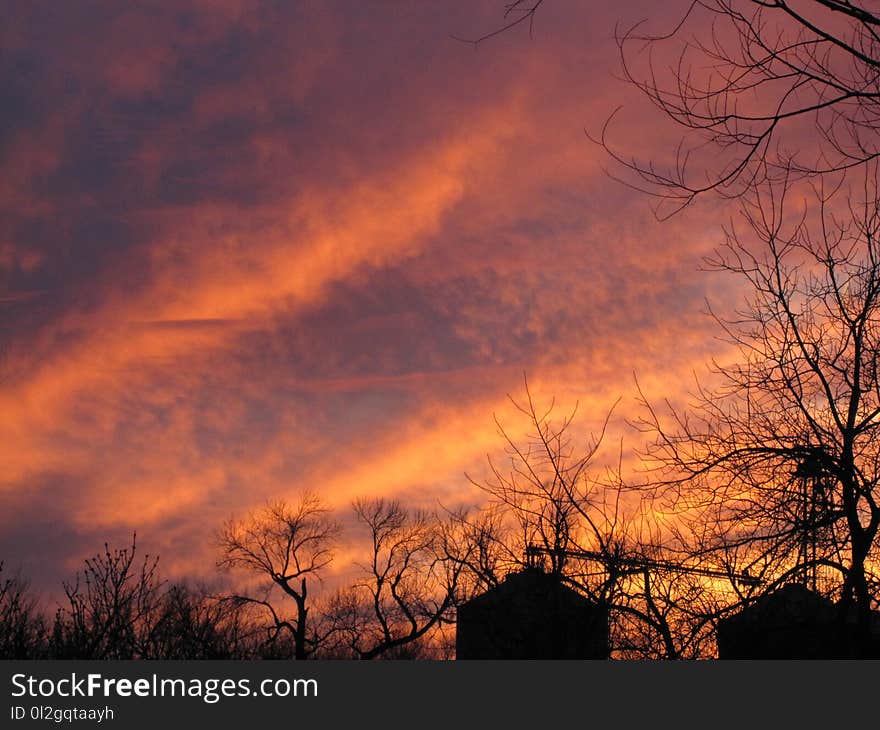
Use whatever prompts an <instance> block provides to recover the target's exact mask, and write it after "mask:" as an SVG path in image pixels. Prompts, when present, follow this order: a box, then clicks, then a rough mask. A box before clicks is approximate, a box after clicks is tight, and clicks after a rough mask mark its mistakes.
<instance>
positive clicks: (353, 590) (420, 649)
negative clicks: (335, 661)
mask: <svg viewBox="0 0 880 730" xmlns="http://www.w3.org/2000/svg"><path fill="white" fill-rule="evenodd" d="M354 512H355V515H356V517H357V519H358V522H359V523H360V524H361V525H362V526H363V527H364V528H366V531H367V532H368V534H369V549H368V558H367V561H366V562H360V563H359V567H360V569H361V571H362V576H361V577H359V578H357V579H356V580H355V581H354V583H353V584H352V585H351V586H349V587H347V588H344V589H342V590H341V591H340V592H339V593H338V594H337V595H336V596H335V597H334V599H333V604H332V609H331V612H332V613H333V614H334V616H335V622H336V625H337V626H338V627H339V629H340V631H341V632H342V635H343V636H344V637H345V643H346V645H347V647H348V648H349V649H350V650H351V653H352V655H353V656H355V657H357V658H359V659H375V658H377V657H397V658H402V657H407V658H414V657H416V656H420V655H423V654H424V651H425V649H426V647H425V646H424V642H423V641H422V640H423V639H424V638H425V637H430V635H431V633H432V632H433V631H434V630H435V629H437V628H439V627H440V626H441V625H442V624H444V623H450V622H451V621H452V620H453V611H452V609H453V606H454V599H455V592H456V588H457V585H458V578H459V575H460V573H461V565H460V564H458V563H455V562H454V561H450V560H448V559H447V558H446V557H445V556H444V554H443V551H442V534H443V530H442V526H441V523H440V521H439V520H438V519H437V517H436V516H434V515H431V514H428V513H427V512H424V511H421V510H408V509H406V508H405V507H404V506H403V505H402V504H401V503H400V502H399V501H397V500H387V499H383V498H376V499H358V500H356V501H355V503H354Z"/></svg>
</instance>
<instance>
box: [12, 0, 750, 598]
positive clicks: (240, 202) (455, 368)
mask: <svg viewBox="0 0 880 730" xmlns="http://www.w3.org/2000/svg"><path fill="white" fill-rule="evenodd" d="M545 6H546V7H542V10H541V13H540V15H539V16H538V18H537V19H536V24H535V27H534V31H533V35H532V37H531V38H530V37H529V34H528V31H527V29H526V28H525V27H519V28H516V29H513V30H512V31H511V32H509V33H506V34H504V35H502V36H498V37H496V38H493V39H491V40H490V41H487V42H485V43H482V44H480V45H479V46H478V47H477V48H474V47H473V46H471V45H468V44H466V43H462V42H459V41H456V40H454V39H453V38H452V36H453V35H458V36H465V37H476V36H479V35H481V34H482V33H485V32H488V31H490V30H492V29H494V28H496V27H498V26H499V25H500V24H501V23H502V22H503V18H502V14H503V7H504V3H503V2H500V1H498V0H486V1H485V2H482V3H477V2H472V1H471V0H467V1H466V2H465V1H462V2H442V3H436V2H432V3H428V2H398V3H359V2H353V1H349V2H338V3H336V2H314V3H309V2H304V3H299V2H297V3H293V2H291V3H286V2H268V1H267V2H249V1H248V0H222V1H221V0H210V1H209V0H192V1H189V2H176V1H171V0H168V1H167V2H157V1H148V2H147V1H145V2H118V0H106V1H103V2H102V1H98V0H95V1H86V0H77V1H76V2H56V1H55V0H46V1H45V2H40V1H37V0H34V1H33V2H14V3H6V4H5V8H4V12H3V22H2V24H0V158H2V170H3V175H2V177H0V313H2V314H0V316H2V319H0V403H2V412H3V419H2V422H0V462H2V464H3V470H2V474H0V559H5V560H6V561H8V564H9V565H12V566H17V567H19V566H20V567H21V568H22V570H23V572H24V573H25V574H26V575H28V576H29V577H30V578H31V580H32V582H33V583H34V584H35V585H36V586H37V587H39V588H40V589H42V590H49V591H51V590H55V589H56V586H57V585H58V582H59V580H60V579H61V578H63V577H69V576H71V575H72V573H73V572H74V571H75V570H76V569H77V567H79V565H80V564H81V561H82V559H83V558H84V557H86V556H88V555H90V554H92V553H94V552H96V551H97V550H98V549H100V547H101V545H102V544H103V543H104V541H105V540H109V541H110V542H111V544H113V545H118V546H123V545H124V544H125V543H126V540H127V539H129V537H130V535H131V533H132V531H133V530H137V532H138V536H139V542H140V544H141V545H142V546H144V547H145V549H147V550H149V551H150V552H153V553H158V554H159V555H160V556H161V561H162V562H161V564H162V566H163V572H164V573H165V574H166V575H167V576H170V577H194V576H196V577H197V576H210V575H212V574H213V572H214V561H215V559H216V549H215V548H214V546H213V545H212V534H213V533H214V531H215V530H216V529H217V528H218V527H219V526H220V524H222V522H223V521H224V520H225V519H227V518H228V517H230V516H232V515H241V514H244V513H245V512H247V511H248V510H250V509H252V508H255V507H259V506H260V505H261V504H263V503H264V502H265V500H266V499H267V498H271V497H288V498H293V497H295V496H296V495H297V494H299V493H300V492H301V491H302V490H303V489H305V488H310V489H312V490H314V491H317V492H319V493H320V494H322V495H323V497H324V498H325V499H326V500H327V501H328V503H330V504H331V505H333V506H335V507H339V508H341V509H345V508H346V506H347V505H348V504H349V503H350V502H351V500H352V499H353V498H354V497H356V496H358V495H367V496H370V495H389V496H397V497H400V498H402V499H404V500H406V501H408V502H411V503H413V504H416V503H417V504H422V505H429V506H436V505H437V504H445V505H453V504H458V503H461V502H468V501H472V500H474V499H475V498H477V497H478V496H479V495H478V494H477V493H476V492H475V490H474V488H473V487H472V486H470V485H469V483H468V481H467V479H466V478H465V476H464V475H465V473H468V474H470V475H473V476H475V477H477V478H479V477H480V476H481V475H482V474H483V473H484V472H485V461H486V455H487V454H492V453H497V452H499V450H500V449H501V447H502V445H503V444H502V442H501V440H500V439H499V436H498V433H497V429H496V426H495V423H494V421H493V414H494V415H496V416H497V417H498V418H499V420H500V421H502V422H503V423H505V424H506V425H507V424H509V426H510V431H511V433H513V434H517V433H518V432H519V429H521V427H522V423H521V421H520V420H518V419H517V418H516V416H515V413H514V410H513V408H512V406H511V404H510V402H509V401H508V397H507V396H508V394H510V395H513V396H519V395H521V394H522V387H523V375H524V373H525V374H527V376H528V379H529V383H530V385H531V386H532V389H533V392H534V394H535V395H536V397H537V398H538V399H539V400H541V401H542V402H544V401H546V400H549V398H551V397H553V396H556V399H557V401H558V402H559V404H560V406H561V407H563V408H567V407H571V406H573V405H574V403H575V402H576V401H579V402H580V411H579V412H580V415H581V424H582V425H583V427H584V429H586V430H589V429H590V428H591V427H595V426H597V425H598V424H599V423H600V422H601V420H602V419H603V417H604V416H605V413H606V412H607V410H608V408H609V407H610V406H611V404H612V403H613V402H614V401H615V400H616V399H617V398H621V399H622V400H621V404H620V406H619V408H618V410H617V411H616V412H615V418H614V420H613V421H612V424H611V434H612V436H611V440H612V441H614V443H615V444H616V443H618V441H616V440H617V439H620V438H621V437H623V438H624V447H625V450H626V453H627V454H630V453H631V451H632V450H633V449H636V448H637V447H638V445H639V439H638V436H637V434H634V433H633V432H632V431H629V430H627V429H626V427H625V424H624V419H625V418H626V417H627V416H631V415H633V414H634V413H635V412H636V405H635V395H636V392H635V387H634V373H635V374H637V376H638V378H639V381H640V382H641V384H642V386H643V387H644V389H645V391H646V393H647V394H649V395H650V396H652V397H657V398H663V397H671V398H673V399H678V398H683V397H684V393H685V391H686V390H687V388H688V387H689V385H690V382H691V377H692V375H691V374H692V372H693V371H694V370H697V371H700V370H701V369H703V368H704V367H705V365H706V363H707V361H708V360H709V358H710V357H711V356H712V355H713V354H715V355H719V354H720V355H721V356H723V354H724V345H723V344H722V343H720V342H718V341H717V340H716V339H714V338H715V336H716V335H717V334H718V331H717V328H716V327H715V326H714V325H713V323H712V321H711V320H710V319H709V318H708V317H706V316H705V315H704V314H703V310H704V308H705V306H704V300H705V299H706V298H707V297H708V298H710V299H711V300H712V301H713V302H715V303H718V304H720V305H721V306H722V307H723V306H727V305H729V304H730V303H731V302H732V301H733V300H734V299H735V298H736V296H737V291H736V290H735V288H734V285H735V283H734V282H731V281H728V280H727V279H724V278H719V277H718V276H717V275H712V274H708V273H705V272H700V271H699V270H698V269H699V266H700V261H701V257H702V256H703V255H705V254H707V253H708V252H709V251H710V250H711V249H712V247H713V246H715V245H717V244H718V243H719V241H720V225H721V224H722V223H723V222H724V221H725V219H726V217H728V216H729V214H730V212H729V211H728V210H727V209H725V208H724V207H723V205H722V204H721V203H720V202H719V201H717V200H716V201H706V202H704V203H703V204H701V205H698V206H696V207H694V208H692V209H689V210H688V211H686V212H685V213H683V214H681V215H678V216H675V217H673V218H672V219H670V220H668V221H665V222H660V221H658V220H657V219H656V217H655V216H654V214H653V212H652V201H651V200H650V199H649V198H648V197H646V196H645V195H642V194H639V193H637V192H635V191H633V190H631V189H628V188H626V187H624V186H622V185H620V184H618V183H616V182H614V181H613V180H611V179H610V178H609V176H608V175H607V174H606V172H605V171H603V168H605V167H608V166H609V164H610V160H609V159H608V157H607V155H606V154H605V153H604V152H603V151H602V149H601V148H599V147H597V146H596V145H595V144H593V143H591V142H590V140H589V138H588V136H587V133H589V134H596V133H598V132H599V131H600V130H601V128H602V125H603V123H604V122H605V120H606V119H607V118H608V116H609V115H610V114H611V113H612V112H613V111H614V109H615V108H617V107H618V106H620V105H623V108H622V109H621V111H620V112H619V114H618V115H617V117H616V118H615V123H614V125H613V126H612V127H611V136H612V138H613V140H614V141H615V142H616V143H617V145H618V146H619V147H620V148H621V149H624V150H626V151H627V152H628V153H629V154H633V155H636V156H639V157H641V158H651V157H654V158H657V159H659V160H661V161H662V160H665V159H669V156H670V155H671V152H672V150H673V147H674V142H675V138H674V137H671V136H669V135H668V134H666V132H665V131H663V130H664V129H665V128H664V127H663V126H662V125H661V124H659V123H658V119H657V116H656V113H654V112H652V111H650V108H649V107H647V106H646V105H645V103H644V102H643V101H641V100H640V99H639V98H638V96H637V94H636V93H635V91H634V90H633V89H632V88H630V87H628V86H627V85H626V84H625V83H624V82H623V81H621V80H620V79H619V78H618V76H619V74H618V71H619V66H618V58H617V49H616V46H615V44H614V41H613V32H614V26H615V24H616V23H620V24H622V25H627V24H631V23H633V22H636V21H638V20H640V19H642V18H649V19H650V18H652V16H653V20H652V22H653V23H654V27H657V28H663V27H664V26H663V25H662V23H663V22H664V21H668V20H669V17H670V16H669V14H668V13H667V12H666V11H665V10H664V13H663V15H664V16H665V17H657V16H658V14H659V11H658V9H657V8H658V5H657V3H656V2H648V1H647V0H644V1H642V2H636V1H634V0H625V1H624V2H619V3H584V2H563V1H562V0H559V1H558V2H557V1H554V2H550V3H545ZM664 7H665V6H664ZM616 448H617V446H616V445H614V446H612V450H616ZM627 458H628V459H630V458H631V457H629V456H628V457H627Z"/></svg>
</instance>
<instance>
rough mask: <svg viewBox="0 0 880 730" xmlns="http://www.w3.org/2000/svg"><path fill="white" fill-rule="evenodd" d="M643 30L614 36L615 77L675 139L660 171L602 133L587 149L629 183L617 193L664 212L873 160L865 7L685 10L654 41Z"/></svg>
mask: <svg viewBox="0 0 880 730" xmlns="http://www.w3.org/2000/svg"><path fill="white" fill-rule="evenodd" d="M667 10H668V7H667V6H664V11H667ZM665 17H666V14H665V13H664V19H665ZM644 27H645V23H639V24H637V25H635V26H632V27H629V28H626V29H622V30H621V29H618V31H617V32H616V37H617V41H618V46H619V49H620V58H621V62H622V69H623V73H624V76H625V78H626V79H628V81H629V82H630V83H631V84H633V85H634V86H635V87H636V88H638V89H639V90H641V91H642V92H643V93H644V95H645V96H646V97H647V98H648V99H649V100H650V101H651V102H652V103H653V104H654V105H655V106H656V107H657V108H658V109H659V110H660V112H661V113H662V114H663V115H665V116H666V117H667V118H669V119H670V120H671V121H672V122H673V123H674V124H675V125H677V126H678V127H679V128H681V129H683V130H685V135H684V136H683V138H682V139H681V142H680V144H679V146H678V148H677V150H676V154H675V157H674V160H673V161H672V162H671V163H668V164H658V163H655V162H653V161H644V160H637V159H634V158H633V157H632V156H630V155H627V154H626V153H623V152H620V151H619V149H618V148H617V147H616V146H614V145H612V144H611V143H610V141H609V136H608V132H609V130H610V129H613V125H611V124H606V126H605V128H604V129H603V131H602V134H601V135H600V139H599V141H600V142H601V143H602V144H603V145H604V146H605V148H606V150H608V151H609V152H610V153H611V154H612V156H613V157H614V159H616V161H617V162H618V163H620V165H621V166H622V168H623V170H624V171H629V172H630V173H633V174H634V177H633V176H629V177H627V182H628V184H630V185H633V186H635V187H639V188H641V189H644V190H647V191H648V192H650V193H651V194H653V195H658V196H660V197H661V198H664V199H666V200H667V201H670V202H671V203H672V208H671V210H672V212H674V211H676V210H678V209H680V208H681V207H684V206H685V205H687V204H688V203H690V202H691V201H692V200H694V198H695V197H697V196H699V195H700V194H702V193H704V192H707V191H709V190H714V191H716V192H720V193H722V194H723V195H726V196H731V197H738V196H740V195H742V194H743V193H744V192H745V191H747V190H749V189H750V188H753V187H754V186H755V185H756V184H760V183H763V182H779V181H780V180H782V179H787V178H788V177H789V176H790V175H791V174H792V173H797V174H799V175H806V176H815V175H817V174H826V173H829V172H839V171H844V170H847V169H850V168H853V167H856V166H860V165H862V164H864V163H865V162H869V161H871V160H874V159H876V158H877V156H878V153H880V136H878V131H880V35H878V31H880V13H878V9H877V8H876V6H875V5H874V4H873V3H869V2H839V1H838V0H802V1H798V0H694V1H692V2H689V3H688V4H687V5H686V6H685V7H684V8H683V10H682V11H681V14H680V15H679V16H678V17H677V18H674V19H673V20H672V21H670V22H669V24H668V26H667V28H666V29H665V30H664V31H662V32H660V33H653V34H652V33H647V32H645V31H644V30H643V28H644ZM610 121H611V120H609V122H610Z"/></svg>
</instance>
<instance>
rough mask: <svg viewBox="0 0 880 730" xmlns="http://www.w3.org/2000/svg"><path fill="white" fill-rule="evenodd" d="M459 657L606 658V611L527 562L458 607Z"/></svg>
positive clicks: (457, 640)
mask: <svg viewBox="0 0 880 730" xmlns="http://www.w3.org/2000/svg"><path fill="white" fill-rule="evenodd" d="M455 638H456V641H455V648H456V658H457V659H607V658H608V611H607V609H606V608H605V607H604V606H600V605H598V604H596V603H593V602H592V601H590V600H589V599H587V598H586V597H584V596H583V595H581V594H580V593H578V592H577V591H575V590H573V589H571V588H569V587H568V586H566V585H564V584H563V583H562V581H561V580H560V579H559V577H558V576H556V575H553V574H551V573H545V572H544V571H542V570H541V569H539V568H535V567H530V568H526V569H525V570H523V571H521V572H518V573H513V574H511V575H509V576H507V578H505V579H504V581H502V582H501V583H500V584H499V585H497V586H495V587H493V588H491V589H489V590H488V591H486V592H485V593H483V594H481V595H479V596H476V597H474V598H472V599H471V600H469V601H467V602H466V603H464V604H463V605H461V606H460V607H459V609H458V617H457V621H456V637H455Z"/></svg>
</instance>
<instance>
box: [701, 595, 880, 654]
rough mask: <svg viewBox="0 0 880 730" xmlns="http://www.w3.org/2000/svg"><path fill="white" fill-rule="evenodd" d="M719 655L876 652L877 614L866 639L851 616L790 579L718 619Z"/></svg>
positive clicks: (878, 644) (879, 634) (879, 624)
mask: <svg viewBox="0 0 880 730" xmlns="http://www.w3.org/2000/svg"><path fill="white" fill-rule="evenodd" d="M717 639H718V658H719V659H852V658H868V657H870V658H880V616H878V614H877V612H874V615H873V625H872V639H871V641H870V642H869V644H868V646H864V645H863V643H862V642H860V641H859V639H858V637H857V633H856V626H855V620H854V619H853V618H852V617H847V616H844V615H841V612H840V610H839V607H838V606H837V605H835V604H834V603H833V602H832V601H830V600H829V599H828V598H825V597H824V596H822V595H820V594H818V593H816V592H815V591H812V590H810V589H809V588H807V587H806V586H804V585H801V584H797V583H791V584H788V585H784V586H782V587H781V588H779V589H778V590H776V591H774V592H772V593H769V594H767V595H766V596H763V597H762V598H760V599H758V600H757V601H756V602H755V603H753V604H751V605H750V606H747V607H746V608H744V609H743V610H742V611H740V612H739V613H737V614H735V615H733V616H730V617H728V618H725V619H722V620H721V621H719V622H718V635H717Z"/></svg>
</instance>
